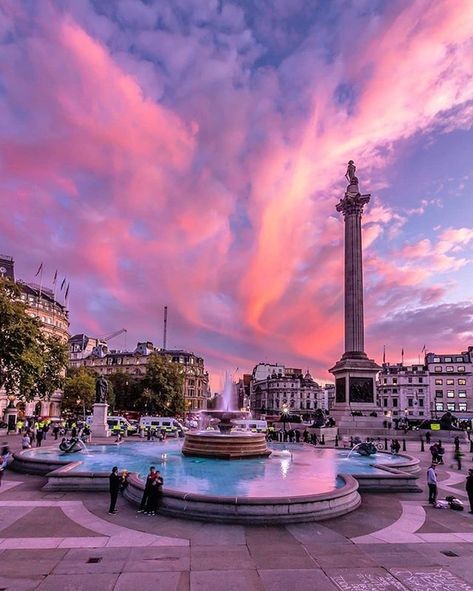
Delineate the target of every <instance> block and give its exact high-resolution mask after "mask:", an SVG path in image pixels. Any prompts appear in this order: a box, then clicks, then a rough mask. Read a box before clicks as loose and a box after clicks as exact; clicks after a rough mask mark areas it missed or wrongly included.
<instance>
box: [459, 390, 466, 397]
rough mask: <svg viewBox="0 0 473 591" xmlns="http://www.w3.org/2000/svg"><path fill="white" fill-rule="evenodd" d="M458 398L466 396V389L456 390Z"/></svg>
mask: <svg viewBox="0 0 473 591" xmlns="http://www.w3.org/2000/svg"><path fill="white" fill-rule="evenodd" d="M458 398H466V390H458Z"/></svg>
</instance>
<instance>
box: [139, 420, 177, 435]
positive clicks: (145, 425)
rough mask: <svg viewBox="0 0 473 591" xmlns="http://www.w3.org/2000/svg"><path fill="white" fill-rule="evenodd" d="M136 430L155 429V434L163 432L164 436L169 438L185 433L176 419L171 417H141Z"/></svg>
mask: <svg viewBox="0 0 473 591" xmlns="http://www.w3.org/2000/svg"><path fill="white" fill-rule="evenodd" d="M138 429H139V430H140V431H141V430H144V431H147V430H148V429H151V430H153V429H155V430H156V431H157V432H159V431H164V432H165V433H166V435H168V436H171V437H178V436H179V435H181V436H182V435H183V434H184V431H187V429H186V427H184V426H183V425H182V424H181V423H180V422H179V421H178V420H177V419H173V418H172V417H141V419H140V423H139V426H138Z"/></svg>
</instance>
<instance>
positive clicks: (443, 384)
mask: <svg viewBox="0 0 473 591" xmlns="http://www.w3.org/2000/svg"><path fill="white" fill-rule="evenodd" d="M425 363H426V367H427V370H428V372H429V384H430V397H431V401H430V410H431V415H432V417H433V418H438V417H441V416H442V414H444V413H445V412H447V411H450V412H451V413H453V414H454V415H455V416H456V417H458V418H462V419H469V418H472V417H473V379H472V371H473V347H468V350H467V351H463V352H462V353H450V354H447V355H445V354H437V353H428V354H427V355H426V357H425Z"/></svg>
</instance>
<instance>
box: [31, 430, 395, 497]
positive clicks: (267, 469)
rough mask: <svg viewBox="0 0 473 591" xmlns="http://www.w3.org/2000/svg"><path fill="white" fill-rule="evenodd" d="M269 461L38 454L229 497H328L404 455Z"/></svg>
mask: <svg viewBox="0 0 473 591" xmlns="http://www.w3.org/2000/svg"><path fill="white" fill-rule="evenodd" d="M270 449H272V450H273V453H272V454H271V456H270V457H269V458H248V459H241V460H233V461H224V460H219V459H212V458H197V457H186V456H184V455H182V453H181V442H180V441H169V440H167V441H165V442H163V443H159V442H140V443H138V442H136V443H135V442H133V443H131V442H130V443H123V444H121V445H116V446H115V445H103V446H93V447H92V448H91V449H90V450H89V451H88V452H81V453H76V454H68V455H63V454H61V453H60V452H59V450H51V449H44V450H41V449H40V450H32V451H31V452H29V453H28V455H30V453H31V454H32V455H34V457H37V458H43V459H50V460H51V459H55V460H64V462H65V463H70V462H73V461H80V462H81V463H80V464H79V465H77V466H76V467H75V468H74V471H75V472H110V470H111V468H112V466H115V465H116V466H118V467H119V469H120V470H121V469H126V470H128V471H129V472H138V473H139V474H140V475H141V476H142V477H144V476H145V474H146V473H147V471H148V468H149V466H150V465H155V466H156V467H157V468H158V470H160V471H161V473H162V474H163V476H164V480H165V486H166V488H167V489H173V490H177V491H185V492H190V493H197V494H203V495H217V496H224V497H234V496H238V497H257V498H262V497H269V496H275V495H276V496H285V495H304V494H314V493H325V492H328V491H331V490H334V489H337V488H339V487H341V486H342V485H343V480H342V479H341V478H339V477H338V474H372V475H376V474H383V473H384V472H383V471H382V470H380V469H378V468H376V467H375V466H373V464H375V463H376V462H380V463H382V464H389V465H395V464H396V463H399V462H401V461H402V458H400V457H399V456H392V455H390V454H376V455H375V456H371V457H362V456H358V455H352V456H351V457H350V458H349V459H348V458H347V456H348V453H349V451H348V450H338V449H323V448H312V447H310V446H304V445H297V444H292V445H291V444H288V445H286V444H284V445H279V444H276V445H273V446H272V447H271V448H270Z"/></svg>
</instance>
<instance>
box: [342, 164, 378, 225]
mask: <svg viewBox="0 0 473 591" xmlns="http://www.w3.org/2000/svg"><path fill="white" fill-rule="evenodd" d="M345 178H346V179H347V181H348V186H347V190H346V191H345V195H344V196H343V198H342V199H340V202H339V203H338V204H337V206H336V209H337V211H339V212H342V213H343V215H347V214H351V213H358V214H361V213H363V206H364V205H365V204H366V203H368V201H369V200H370V195H369V194H367V195H361V193H360V187H359V181H358V177H357V176H356V166H355V163H354V162H353V160H349V161H348V165H347V171H346V173H345Z"/></svg>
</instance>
